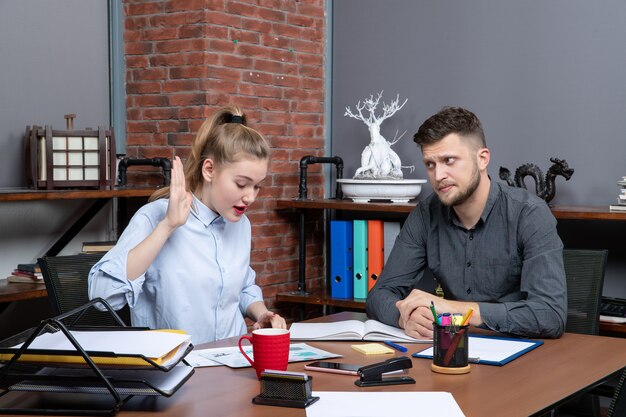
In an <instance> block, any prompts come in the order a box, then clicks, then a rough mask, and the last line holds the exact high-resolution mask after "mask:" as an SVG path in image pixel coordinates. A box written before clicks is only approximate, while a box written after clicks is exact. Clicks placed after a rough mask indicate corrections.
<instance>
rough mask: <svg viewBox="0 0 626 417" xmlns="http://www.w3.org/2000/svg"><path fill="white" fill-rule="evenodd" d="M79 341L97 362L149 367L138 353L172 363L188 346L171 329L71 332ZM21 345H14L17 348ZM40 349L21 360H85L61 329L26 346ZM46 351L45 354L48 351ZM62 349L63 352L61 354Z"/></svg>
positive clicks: (8, 356) (186, 340)
mask: <svg viewBox="0 0 626 417" xmlns="http://www.w3.org/2000/svg"><path fill="white" fill-rule="evenodd" d="M70 333H71V334H72V336H73V337H74V338H75V339H76V341H77V342H78V344H79V345H80V346H81V347H82V348H83V349H84V350H85V351H86V352H87V353H89V356H90V357H91V359H92V360H93V361H94V362H95V363H97V364H99V365H122V366H127V365H134V366H150V364H149V363H148V362H146V361H145V360H144V359H143V358H142V357H141V356H143V357H146V358H149V359H150V360H152V361H153V362H155V363H156V364H157V365H162V366H167V365H170V364H172V363H175V362H176V361H177V360H178V359H180V357H181V356H182V355H183V354H184V352H185V349H186V348H187V346H189V343H190V340H191V337H190V336H189V335H188V334H184V333H181V332H179V331H174V330H115V331H71V332H70ZM21 346H22V344H19V345H16V346H13V347H12V348H13V349H18V348H19V347H21ZM34 349H37V350H41V351H43V352H42V353H41V354H40V353H39V352H38V353H37V354H33V353H25V354H23V355H22V356H20V361H27V362H42V363H84V362H85V361H84V359H83V358H82V356H80V354H79V353H78V351H77V350H76V348H75V347H74V346H73V345H72V344H71V342H70V341H69V340H68V338H67V336H65V334H64V333H63V332H61V331H57V332H55V333H44V334H41V335H39V336H37V338H35V340H34V341H33V342H32V343H31V344H30V345H29V347H28V349H27V351H28V350H34ZM46 351H48V352H49V354H47V352H46ZM60 352H63V353H65V354H63V355H60V354H59V353H60ZM12 357H13V354H7V353H4V354H0V361H8V360H10V359H11V358H12Z"/></svg>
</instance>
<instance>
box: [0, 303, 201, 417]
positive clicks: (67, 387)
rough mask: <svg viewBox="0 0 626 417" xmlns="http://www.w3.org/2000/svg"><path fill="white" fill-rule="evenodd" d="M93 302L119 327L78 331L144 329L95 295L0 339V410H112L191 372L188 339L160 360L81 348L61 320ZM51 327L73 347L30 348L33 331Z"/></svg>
mask: <svg viewBox="0 0 626 417" xmlns="http://www.w3.org/2000/svg"><path fill="white" fill-rule="evenodd" d="M96 305H100V306H103V307H104V308H105V309H106V311H108V312H109V314H111V317H112V318H113V320H115V322H117V323H118V324H119V326H115V327H112V326H92V327H85V326H80V327H77V328H76V329H77V330H80V331H101V332H102V331H113V330H115V331H147V330H149V329H147V328H144V327H131V326H126V325H125V324H124V322H123V321H122V320H121V319H120V318H119V316H118V315H117V314H116V313H115V311H113V309H112V308H111V306H110V305H109V304H108V303H107V302H106V301H104V300H102V299H100V298H98V299H94V300H92V301H91V302H89V303H87V304H85V305H84V306H82V307H79V308H77V309H74V310H71V311H68V312H67V313H64V314H61V315H59V316H56V317H53V318H50V319H46V320H43V321H42V322H41V324H40V325H39V326H37V327H36V328H31V329H28V330H26V331H24V332H21V333H19V334H17V335H14V336H11V337H9V338H7V339H5V340H2V341H0V363H2V364H1V365H0V414H4V415H6V414H12V415H15V414H46V415H59V414H62V415H115V414H117V412H118V411H120V409H121V408H122V406H123V405H124V404H125V403H126V402H127V401H129V400H130V399H131V398H132V397H134V396H165V397H169V396H171V395H173V394H174V393H175V392H176V391H177V390H178V389H179V388H180V387H181V386H182V385H183V384H184V383H185V382H186V381H187V380H188V379H189V378H190V377H191V375H193V372H194V370H193V367H192V366H190V365H189V364H188V363H187V362H185V361H184V357H185V356H186V355H187V354H188V353H189V352H191V351H192V350H193V345H192V344H191V343H189V344H188V345H186V346H184V345H181V346H182V347H180V348H179V350H178V351H176V352H175V353H174V354H172V357H171V358H169V357H168V358H167V360H163V361H161V360H156V361H155V360H153V359H151V358H148V357H146V356H144V355H141V354H124V355H117V354H115V353H112V352H103V351H86V350H85V349H83V347H82V346H81V345H80V344H79V343H78V341H77V340H76V338H74V336H73V335H72V331H73V330H76V329H75V328H73V327H72V326H71V325H68V324H67V323H66V322H65V319H67V318H68V317H70V316H81V315H82V314H85V312H86V311H87V310H89V309H93V308H95V306H96ZM56 332H62V333H63V335H64V336H65V337H66V338H67V340H68V341H69V342H70V343H71V344H72V346H74V348H75V349H74V350H43V349H35V348H29V346H30V345H31V344H32V343H33V341H34V340H35V338H36V337H37V336H40V335H44V334H45V333H56ZM20 358H21V359H20ZM24 392H27V394H26V395H27V397H24V395H25V394H24ZM34 393H36V394H34ZM20 396H21V397H20Z"/></svg>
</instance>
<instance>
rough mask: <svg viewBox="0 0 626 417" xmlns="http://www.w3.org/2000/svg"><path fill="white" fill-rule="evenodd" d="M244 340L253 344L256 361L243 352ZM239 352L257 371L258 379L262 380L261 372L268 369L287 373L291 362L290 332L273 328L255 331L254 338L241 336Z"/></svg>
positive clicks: (253, 354)
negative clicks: (242, 343) (242, 344)
mask: <svg viewBox="0 0 626 417" xmlns="http://www.w3.org/2000/svg"><path fill="white" fill-rule="evenodd" d="M244 339H248V340H249V341H250V343H251V344H252V356H253V357H254V360H252V359H250V357H249V356H248V355H246V352H244V351H243V347H242V346H241V342H242V341H243V340H244ZM239 350H240V351H241V353H242V354H243V356H245V358H246V359H247V360H248V362H250V365H252V367H253V368H254V369H255V370H256V376H257V378H258V379H261V372H263V371H264V370H266V369H275V370H277V371H285V370H287V364H288V362H289V330H286V329H273V328H267V329H257V330H254V331H253V332H252V337H250V336H248V335H244V336H241V338H240V339H239Z"/></svg>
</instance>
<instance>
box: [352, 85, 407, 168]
mask: <svg viewBox="0 0 626 417" xmlns="http://www.w3.org/2000/svg"><path fill="white" fill-rule="evenodd" d="M382 96H383V92H382V91H381V92H380V93H378V95H377V96H376V97H375V98H374V95H373V94H372V95H370V96H369V98H366V99H364V100H363V103H361V101H360V100H359V102H358V103H357V104H356V113H353V112H352V110H351V109H350V106H348V107H346V112H345V113H344V116H348V117H352V118H353V119H357V120H361V121H362V122H363V123H365V125H366V126H367V129H368V130H369V133H370V142H369V144H368V145H367V146H366V147H365V149H363V152H362V153H361V167H360V168H358V169H357V170H356V172H355V173H354V177H353V178H355V179H377V180H401V179H402V178H403V174H402V168H408V169H410V172H413V170H415V166H414V165H411V166H402V164H401V162H400V157H399V156H398V154H397V153H396V152H394V151H393V150H392V149H391V146H393V145H394V144H395V143H397V142H398V141H399V140H400V139H401V138H402V136H404V134H405V133H406V131H405V132H404V133H402V134H401V135H400V136H398V132H397V131H396V136H395V137H394V139H393V141H391V142H390V141H388V140H387V139H385V138H384V137H383V135H382V134H381V133H380V125H381V124H382V123H383V121H385V120H386V119H388V118H390V117H391V116H393V115H394V114H395V113H396V112H397V111H398V110H400V109H401V108H402V107H403V106H404V105H405V104H406V102H407V101H408V99H405V100H404V102H403V103H402V104H400V95H396V99H395V100H393V101H391V103H389V104H385V102H383V103H382V105H383V108H382V109H383V113H382V114H381V115H376V108H377V107H378V104H379V103H380V99H381V98H382ZM364 112H366V114H363V113H364Z"/></svg>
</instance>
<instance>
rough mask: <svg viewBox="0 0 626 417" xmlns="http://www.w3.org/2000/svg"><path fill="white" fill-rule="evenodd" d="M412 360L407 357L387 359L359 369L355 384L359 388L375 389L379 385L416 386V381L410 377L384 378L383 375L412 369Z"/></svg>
mask: <svg viewBox="0 0 626 417" xmlns="http://www.w3.org/2000/svg"><path fill="white" fill-rule="evenodd" d="M412 367H413V363H412V362H411V359H410V358H408V357H406V356H399V357H396V358H391V359H387V360H386V361H384V362H379V363H374V364H372V365H367V366H363V367H361V368H359V370H358V371H357V372H358V374H359V379H357V380H356V381H354V383H355V384H356V385H357V386H359V387H375V386H379V385H398V384H415V380H414V379H413V378H411V377H410V376H401V377H394V378H390V377H387V378H383V374H384V373H387V372H393V371H400V370H402V369H408V368H412Z"/></svg>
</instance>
